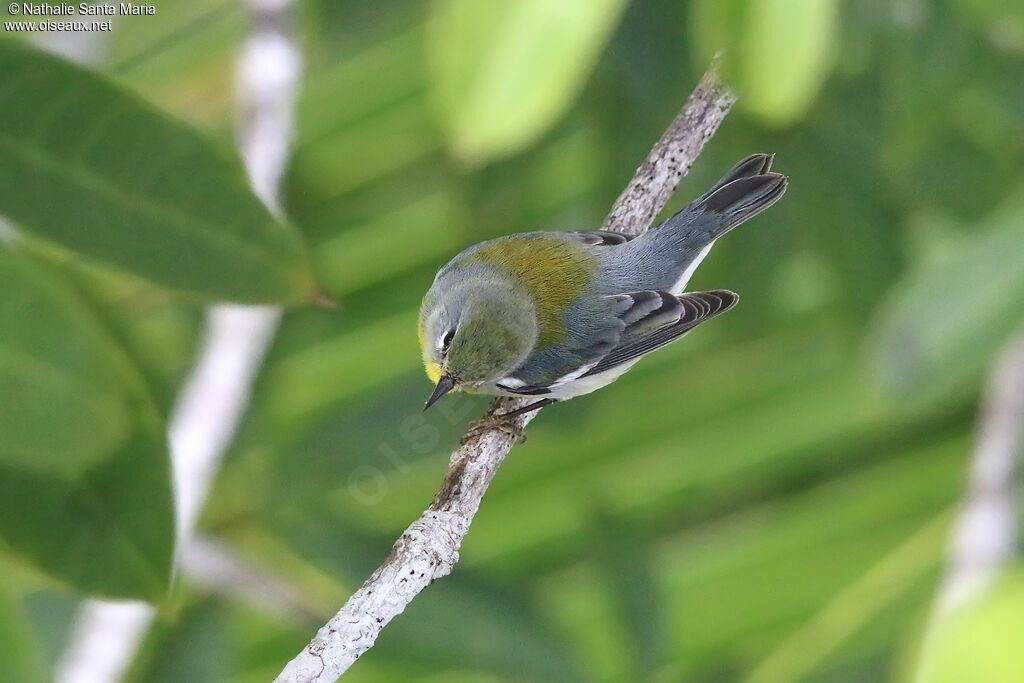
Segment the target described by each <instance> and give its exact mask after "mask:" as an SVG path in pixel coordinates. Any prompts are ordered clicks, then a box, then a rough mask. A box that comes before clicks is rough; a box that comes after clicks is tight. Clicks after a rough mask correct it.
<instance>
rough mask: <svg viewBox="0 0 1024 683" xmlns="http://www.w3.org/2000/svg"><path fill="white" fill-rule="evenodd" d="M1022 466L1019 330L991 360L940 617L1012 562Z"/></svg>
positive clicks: (1023, 380) (1023, 386)
mask: <svg viewBox="0 0 1024 683" xmlns="http://www.w3.org/2000/svg"><path fill="white" fill-rule="evenodd" d="M1022 460H1024V329H1022V330H1021V331H1020V332H1019V333H1018V334H1017V335H1016V336H1015V337H1014V338H1013V339H1011V340H1010V342H1009V344H1007V345H1006V348H1005V350H1004V351H1003V352H1002V353H1001V354H1000V356H999V357H998V358H997V359H996V362H995V364H994V365H993V367H992V374H991V377H990V378H989V385H988V389H987V391H986V394H985V399H984V402H983V404H982V408H981V415H980V418H979V421H978V432H977V440H976V443H975V447H974V455H973V457H972V458H971V472H970V481H969V483H968V488H967V494H966V496H965V500H964V504H963V507H962V509H961V511H960V516H959V518H958V520H957V522H956V526H955V529H954V532H953V538H952V543H951V544H950V549H949V559H948V564H947V569H946V576H945V577H944V578H943V581H942V586H941V588H940V589H939V595H938V600H937V604H936V608H937V611H938V613H939V615H940V616H941V615H945V614H947V613H949V612H951V611H953V610H956V609H958V608H959V607H962V606H963V605H966V604H968V603H969V602H971V600H972V599H974V598H975V597H977V596H978V595H979V594H981V592H982V591H983V590H984V589H985V588H987V587H988V586H989V585H990V584H991V582H992V580H993V579H994V578H995V577H996V576H997V575H998V573H999V571H1000V570H1001V569H1003V568H1004V567H1005V566H1006V565H1007V564H1009V562H1010V560H1011V559H1012V558H1013V555H1014V552H1015V550H1016V546H1017V533H1018V530H1017V486H1018V483H1019V478H1020V471H1021V464H1022Z"/></svg>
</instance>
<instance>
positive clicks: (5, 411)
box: [0, 247, 133, 477]
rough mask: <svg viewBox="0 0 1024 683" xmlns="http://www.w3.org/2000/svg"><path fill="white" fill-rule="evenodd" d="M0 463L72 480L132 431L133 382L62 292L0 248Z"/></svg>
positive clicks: (44, 275)
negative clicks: (130, 387)
mask: <svg viewBox="0 0 1024 683" xmlns="http://www.w3.org/2000/svg"><path fill="white" fill-rule="evenodd" d="M0 292H2V293H3V295H2V298H0V330H3V334H2V335H0V387H3V390H2V391H0V435H2V436H0V463H3V464H6V465H10V466H12V467H16V468H19V469H25V470H29V471H34V472H37V473H45V474H48V475H57V476H61V477H73V476H75V475H77V474H79V473H81V472H83V471H84V470H86V469H88V468H89V467H91V466H93V465H95V464H96V463H97V462H99V461H101V460H103V459H105V458H108V457H109V456H111V455H112V454H113V452H114V451H115V450H116V448H117V447H118V446H119V445H120V444H121V443H123V442H124V441H125V440H126V439H127V438H128V435H129V432H130V430H131V425H130V423H131V419H132V415H131V407H130V405H129V402H130V400H131V399H130V393H131V392H130V391H126V388H125V386H126V385H131V384H132V382H133V378H132V377H131V374H130V369H129V368H126V367H125V364H124V359H123V358H119V357H118V354H117V350H116V348H114V347H112V345H111V344H110V342H109V341H108V340H107V339H104V338H103V336H102V335H101V333H100V331H99V330H98V328H97V327H96V325H95V322H94V321H92V320H90V318H89V316H88V311H87V310H85V309H84V308H83V307H82V306H81V303H80V302H78V301H76V300H75V298H74V297H73V296H71V295H70V292H68V291H67V290H66V289H65V288H63V287H61V286H60V284H59V283H58V282H57V281H56V280H54V279H53V278H52V277H48V276H47V273H45V272H44V271H42V270H40V269H39V268H38V267H33V266H31V265H30V264H29V263H28V260H27V259H26V258H25V257H20V256H18V255H17V254H14V253H12V252H11V251H9V250H7V249H4V248H2V247H0Z"/></svg>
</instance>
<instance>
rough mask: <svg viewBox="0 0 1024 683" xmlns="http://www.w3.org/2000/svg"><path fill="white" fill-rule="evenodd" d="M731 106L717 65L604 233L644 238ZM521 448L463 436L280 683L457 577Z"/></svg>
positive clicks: (322, 662) (490, 436)
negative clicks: (512, 454)
mask: <svg viewBox="0 0 1024 683" xmlns="http://www.w3.org/2000/svg"><path fill="white" fill-rule="evenodd" d="M733 101H734V97H733V95H732V93H730V92H729V91H728V90H727V89H726V88H725V86H724V85H723V84H722V83H721V81H720V79H719V76H718V69H717V65H716V64H712V66H711V68H710V69H709V70H708V72H707V73H706V74H705V75H704V78H703V79H702V80H701V82H700V84H699V85H698V86H697V89H696V90H694V92H693V94H692V95H690V98H689V99H688V100H687V102H686V104H685V105H684V106H683V109H682V110H681V111H680V112H679V115H678V116H676V118H675V120H674V121H672V123H671V125H670V126H669V127H668V129H667V130H666V131H665V133H664V134H663V135H662V136H661V139H660V140H658V142H657V144H655V145H654V148H653V149H652V150H651V153H650V154H649V155H648V157H647V159H646V160H645V161H644V163H643V164H642V165H641V166H640V168H638V169H637V172H636V175H635V176H634V178H633V180H632V181H631V182H630V183H629V185H628V186H627V187H626V189H625V191H624V192H623V193H622V195H620V196H619V198H618V200H616V202H615V205H614V206H613V207H612V210H611V213H609V215H608V218H607V219H606V220H605V222H604V229H605V230H612V231H616V232H621V233H624V234H629V235H638V234H640V233H642V232H644V231H645V230H647V229H648V228H649V227H650V226H651V224H652V223H653V222H654V219H655V218H656V217H657V215H658V214H659V213H660V212H661V210H662V208H664V206H665V203H666V202H667V201H668V199H669V197H671V196H672V192H673V191H674V190H675V189H676V186H677V185H678V184H679V181H680V180H681V179H682V177H683V176H685V175H686V173H687V171H689V169H690V165H691V164H693V162H694V160H695V159H696V158H697V156H698V155H699V154H700V152H701V150H702V149H703V148H704V145H705V143H707V141H708V140H710V139H711V136H713V135H714V134H715V131H716V130H717V129H718V126H719V124H721V122H722V120H723V119H724V118H725V116H726V114H727V113H728V112H729V108H730V107H731V106H732V103H733ZM528 402H529V399H498V400H496V401H495V402H494V403H493V405H492V406H491V408H490V410H489V411H488V414H493V413H495V412H507V411H509V410H513V409H515V408H517V407H519V406H523V405H526V404H527V403H528ZM536 414H537V412H536V411H535V412H533V413H527V414H526V415H522V416H520V417H518V418H516V427H518V428H520V429H522V428H525V427H526V425H527V424H528V423H529V422H530V421H531V420H532V419H533V418H534V417H535V416H536ZM515 442H516V439H515V438H514V437H512V436H510V435H509V434H507V433H505V432H503V431H501V430H498V429H487V430H481V431H477V432H472V433H470V434H467V436H466V438H465V439H464V441H463V445H462V446H461V447H460V448H459V449H458V450H456V451H455V452H454V453H452V457H451V461H450V463H449V465H448V472H447V473H446V474H445V478H444V482H443V483H442V485H441V489H440V491H438V493H437V495H436V496H435V497H434V501H433V502H432V503H431V504H430V507H428V508H427V509H426V510H425V511H424V512H423V514H422V515H420V518H419V519H417V520H416V521H415V522H413V523H412V524H411V525H410V526H409V528H408V529H406V530H405V532H404V533H403V534H402V536H401V537H400V538H399V539H398V541H396V542H395V546H394V549H393V550H392V551H391V554H390V555H389V556H388V557H387V559H385V560H384V563H383V564H381V565H380V567H378V568H377V570H376V571H375V572H373V574H372V575H371V576H370V578H369V579H367V580H366V582H365V583H364V584H363V585H362V586H361V587H360V588H359V590H357V591H356V592H355V593H354V594H353V595H352V597H351V598H349V600H348V602H346V603H345V605H344V606H343V607H342V608H341V610H340V611H339V612H338V613H337V614H336V615H334V617H333V618H331V620H330V621H328V622H327V624H325V625H324V626H323V627H322V628H321V629H320V630H319V631H318V632H317V634H316V637H314V638H313V640H312V641H310V643H309V644H308V645H307V646H306V647H305V648H304V649H303V650H302V652H300V653H299V655H298V656H297V657H296V658H295V659H293V660H292V661H291V662H289V663H288V665H287V666H286V667H285V668H284V670H283V671H282V672H281V674H280V675H279V676H278V677H277V679H275V682H276V683H326V682H328V681H335V680H337V679H338V677H339V676H340V675H341V674H342V673H344V672H345V671H346V670H347V669H348V668H349V667H350V666H351V665H352V663H353V662H355V661H356V660H357V659H358V658H359V657H360V656H361V655H362V654H363V653H364V652H366V651H367V650H369V649H370V648H371V647H373V644H374V642H375V641H376V640H377V636H378V635H379V634H380V632H381V630H382V629H383V628H384V627H385V626H387V624H388V622H390V621H391V620H392V619H394V618H395V617H396V616H398V615H399V614H401V613H402V611H403V610H404V609H405V607H406V605H408V604H409V603H410V602H411V601H412V599H413V598H415V597H416V595H417V594H419V592H420V591H422V590H423V589H424V588H426V587H427V586H429V585H430V584H431V583H432V582H433V581H434V580H435V579H439V578H441V577H443V576H446V575H447V574H449V573H450V572H451V571H452V568H453V567H454V566H455V563H456V562H458V560H459V547H460V546H461V545H462V539H463V538H465V536H466V533H467V532H468V531H469V525H470V523H471V522H472V521H473V516H474V515H475V514H476V511H477V510H478V509H479V508H480V502H481V500H482V499H483V495H484V493H485V492H486V491H487V487H488V485H489V484H490V483H491V479H493V478H494V475H495V473H496V472H497V471H498V467H499V466H501V463H502V461H503V460H504V459H505V456H506V455H508V453H509V451H510V450H511V449H512V447H513V446H514V445H515Z"/></svg>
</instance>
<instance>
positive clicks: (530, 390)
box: [497, 290, 739, 396]
mask: <svg viewBox="0 0 1024 683" xmlns="http://www.w3.org/2000/svg"><path fill="white" fill-rule="evenodd" d="M738 299H739V297H738V296H737V295H736V294H734V293H732V292H729V291H725V290H717V291H713V292H694V293H691V294H682V295H679V296H676V295H674V294H672V293H670V292H662V291H655V290H643V291H637V292H628V293H625V294H615V295H612V296H601V297H593V298H591V299H589V300H586V301H584V302H581V304H580V305H581V306H586V310H580V311H577V315H575V316H573V317H574V319H575V320H576V323H575V324H573V325H571V326H570V330H571V331H570V334H569V337H568V338H567V339H566V340H565V342H564V343H562V344H559V345H558V346H556V347H554V348H550V349H545V350H542V351H540V352H538V353H535V354H533V355H532V356H531V357H530V358H529V359H527V361H526V362H525V363H523V365H522V366H521V367H519V368H518V369H517V370H516V371H515V372H513V373H511V374H510V375H509V376H508V377H505V378H503V379H501V380H499V381H498V382H497V386H498V388H499V389H502V390H503V391H507V392H510V393H516V394H522V395H526V396H538V395H544V394H549V393H551V391H552V389H554V388H556V387H559V386H561V385H563V384H567V383H568V382H572V381H573V380H576V379H579V378H580V377H587V376H590V375H594V374H597V373H598V372H602V371H604V370H607V369H609V368H612V367H615V366H616V365H619V364H621V363H624V362H626V361H629V360H632V359H634V358H636V357H638V356H641V355H643V354H645V353H647V352H649V351H653V350H654V349H656V348H658V347H660V346H663V345H665V344H668V343H669V342H671V341H674V340H675V339H678V338H679V337H680V336H682V335H683V334H685V333H686V332H688V331H689V330H691V329H693V328H694V327H696V326H697V325H699V324H700V323H702V322H704V321H705V320H707V319H709V318H711V317H713V316H715V315H718V314H719V313H722V312H724V311H725V310H727V309H728V308H730V307H731V306H732V305H733V304H735V303H736V301H737V300H738Z"/></svg>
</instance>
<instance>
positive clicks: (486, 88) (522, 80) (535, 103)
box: [429, 0, 625, 163]
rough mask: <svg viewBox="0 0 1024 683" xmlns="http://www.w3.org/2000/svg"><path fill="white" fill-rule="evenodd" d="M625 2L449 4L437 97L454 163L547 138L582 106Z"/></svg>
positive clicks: (441, 32)
mask: <svg viewBox="0 0 1024 683" xmlns="http://www.w3.org/2000/svg"><path fill="white" fill-rule="evenodd" d="M624 7H625V1H624V0H523V1H521V2H478V1H477V0H440V1H439V2H438V3H437V4H436V5H435V8H434V16H433V25H432V26H431V29H432V30H431V32H430V36H429V50H430V57H431V61H432V67H433V74H432V75H433V91H434V92H433V94H434V100H435V104H436V105H437V107H438V110H439V112H440V114H441V120H442V124H443V126H444V128H445V129H446V131H447V133H448V136H449V138H450V142H451V146H452V149H453V151H454V153H455V154H456V155H457V156H459V157H460V158H462V159H463V160H465V161H468V162H471V163H479V162H483V161H487V160H489V159H493V158H496V157H501V156H507V155H509V154H512V153H514V152H516V151H517V150H519V149H521V148H523V147H525V146H526V145H528V144H530V143H531V142H533V141H534V140H535V139H537V138H538V137H539V136H540V135H541V134H543V133H544V132H545V131H546V130H547V129H548V128H549V127H550V126H551V125H552V124H553V123H554V122H555V121H556V120H557V119H558V117H559V116H561V114H562V113H563V112H564V111H565V110H566V109H567V108H568V106H569V105H570V104H571V103H572V101H573V100H574V99H575V97H576V95H577V94H578V93H579V91H580V89H581V88H582V87H583V84H584V81H585V80H586V78H587V76H588V74H589V72H590V70H591V68H592V67H593V65H594V62H595V61H596V59H597V56H598V53H599V52H600V50H601V48H602V47H603V46H604V44H605V42H606V41H607V39H608V37H609V36H610V35H611V32H612V30H613V29H614V28H615V25H616V23H617V22H618V19H619V16H620V15H621V13H622V10H623V8H624Z"/></svg>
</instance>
